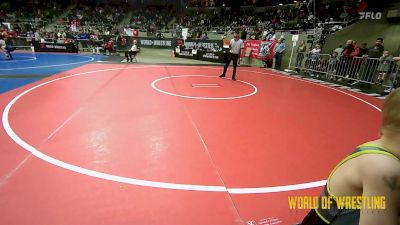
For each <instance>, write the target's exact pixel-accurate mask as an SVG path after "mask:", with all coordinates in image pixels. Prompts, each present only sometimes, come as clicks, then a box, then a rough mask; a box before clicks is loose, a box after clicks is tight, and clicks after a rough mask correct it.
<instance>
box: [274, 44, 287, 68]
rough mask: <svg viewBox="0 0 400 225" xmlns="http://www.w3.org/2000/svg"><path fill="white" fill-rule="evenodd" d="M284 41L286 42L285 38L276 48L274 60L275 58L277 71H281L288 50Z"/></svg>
mask: <svg viewBox="0 0 400 225" xmlns="http://www.w3.org/2000/svg"><path fill="white" fill-rule="evenodd" d="M284 41H285V39H284V38H280V39H279V40H278V43H276V45H275V48H274V58H275V69H276V70H281V66H282V55H283V53H284V52H285V50H286V46H285V43H284Z"/></svg>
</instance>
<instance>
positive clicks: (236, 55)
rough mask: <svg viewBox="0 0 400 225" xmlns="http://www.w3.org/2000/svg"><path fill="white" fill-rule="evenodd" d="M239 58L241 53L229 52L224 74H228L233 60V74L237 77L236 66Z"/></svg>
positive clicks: (233, 76)
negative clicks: (227, 71)
mask: <svg viewBox="0 0 400 225" xmlns="http://www.w3.org/2000/svg"><path fill="white" fill-rule="evenodd" d="M238 59H239V54H232V53H230V52H229V53H228V56H227V58H226V63H225V66H224V73H223V74H222V75H223V76H225V75H226V70H227V69H228V66H229V64H230V63H231V61H232V60H233V74H232V78H235V76H236V67H237V62H238Z"/></svg>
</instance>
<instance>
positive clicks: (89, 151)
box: [0, 64, 382, 225]
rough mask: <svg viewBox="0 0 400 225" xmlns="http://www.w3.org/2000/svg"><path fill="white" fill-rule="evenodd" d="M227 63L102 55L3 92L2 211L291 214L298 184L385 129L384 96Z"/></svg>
mask: <svg viewBox="0 0 400 225" xmlns="http://www.w3.org/2000/svg"><path fill="white" fill-rule="evenodd" d="M221 72H222V68H219V67H198V66H196V67H192V66H148V65H142V66H141V65H137V66H129V67H128V66H125V65H109V64H107V65H101V64H96V65H94V64H92V65H86V66H83V67H80V68H77V69H74V70H70V71H68V73H63V74H60V75H58V76H54V77H51V78H48V79H46V80H41V81H39V82H37V83H34V84H31V85H29V86H26V87H23V88H21V89H17V90H14V91H12V92H8V93H7V94H4V95H0V107H1V109H2V126H1V130H0V143H1V149H0V154H1V158H0V211H1V212H2V213H1V216H0V224H8V225H11V224H18V225H19V224H21V225H22V224H30V225H33V224H38V225H39V224H40V225H52V224H80V225H86V224H87V225H91V224H110V225H111V224H157V225H158V224H190V225H193V224H253V225H257V224H293V223H295V222H298V221H300V220H301V218H302V217H303V216H304V214H305V213H306V211H301V210H300V211H298V210H290V209H289V204H288V200H287V197H288V196H289V195H290V196H292V195H317V194H319V191H320V189H321V188H320V186H321V185H322V184H323V180H325V179H326V177H327V176H328V174H329V172H330V170H331V169H332V168H333V166H334V165H335V164H336V163H338V162H339V161H340V160H341V159H342V158H343V157H344V156H346V155H347V154H349V153H350V152H351V151H352V150H353V148H354V147H355V146H356V145H358V144H360V143H362V142H365V141H367V140H370V139H373V138H376V137H377V136H378V133H377V132H376V131H377V130H378V128H379V126H380V111H379V107H380V106H381V105H382V102H381V101H380V100H377V99H375V98H372V97H368V96H364V95H361V94H355V93H351V92H346V91H342V90H340V89H333V88H328V87H325V86H322V85H318V84H314V83H310V82H308V81H304V80H300V79H296V78H292V77H288V76H283V75H278V74H275V73H273V72H271V71H266V70H264V69H260V68H240V69H239V70H238V76H237V78H238V81H236V82H234V81H231V80H229V79H220V78H218V75H219V74H220V73H221ZM230 73H231V71H228V77H229V75H230Z"/></svg>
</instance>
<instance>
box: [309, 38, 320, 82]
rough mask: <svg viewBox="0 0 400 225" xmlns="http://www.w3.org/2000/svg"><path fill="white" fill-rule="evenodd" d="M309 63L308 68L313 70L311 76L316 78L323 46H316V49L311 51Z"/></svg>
mask: <svg viewBox="0 0 400 225" xmlns="http://www.w3.org/2000/svg"><path fill="white" fill-rule="evenodd" d="M309 57H310V59H309V62H308V68H309V69H311V70H312V74H311V76H314V74H315V71H316V70H317V68H318V66H319V65H320V60H321V45H320V44H316V45H315V47H314V48H313V49H312V50H311V51H310V54H309Z"/></svg>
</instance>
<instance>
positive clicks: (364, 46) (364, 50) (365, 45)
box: [360, 43, 368, 56]
mask: <svg viewBox="0 0 400 225" xmlns="http://www.w3.org/2000/svg"><path fill="white" fill-rule="evenodd" d="M360 51H361V55H362V56H363V55H366V54H367V53H368V48H367V43H362V44H361V48H360Z"/></svg>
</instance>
